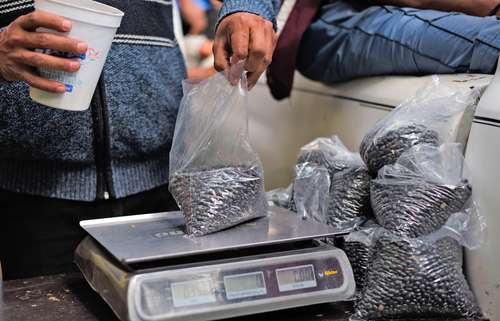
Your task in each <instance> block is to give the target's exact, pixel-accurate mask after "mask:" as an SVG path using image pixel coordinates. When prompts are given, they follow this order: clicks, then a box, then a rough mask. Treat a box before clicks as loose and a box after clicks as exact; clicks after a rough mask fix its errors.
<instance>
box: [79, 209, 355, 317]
mask: <svg viewBox="0 0 500 321" xmlns="http://www.w3.org/2000/svg"><path fill="white" fill-rule="evenodd" d="M80 225H81V226H82V227H83V228H84V229H85V230H86V231H87V233H88V234H89V237H87V238H86V239H85V240H84V241H82V243H81V244H80V245H79V246H78V248H77V250H76V253H75V261H76V263H77V265H78V267H79V268H80V270H81V271H82V273H83V275H84V276H85V278H86V280H87V281H88V283H89V284H90V285H91V286H92V287H93V288H94V290H95V291H97V292H98V293H99V294H100V295H101V296H102V297H103V299H104V300H105V301H106V302H107V303H108V305H109V306H110V307H111V308H112V309H113V311H114V312H115V314H116V315H117V316H118V317H119V318H120V319H121V320H123V321H126V320H130V321H200V320H219V319H224V318H230V317H236V316H241V315H248V314H255V313H261V312H267V311H273V310H280V309H286V308H292V307H298V306H305V305H311V304H318V303H326V302H335V301H343V300H346V299H349V298H350V297H351V296H352V295H353V294H354V290H355V284H354V278H353V274H352V269H351V267H350V264H349V262H348V260H347V257H346V255H345V254H344V252H343V251H341V250H339V249H337V248H335V247H333V246H331V245H327V244H326V243H323V242H321V241H320V239H322V238H325V237H333V236H338V235H342V234H346V233H347V232H348V231H339V230H336V229H334V228H331V227H328V226H326V225H325V224H319V223H316V222H312V221H303V220H300V219H298V218H297V215H296V214H295V213H291V212H289V211H287V210H284V209H281V208H277V207H271V208H270V210H269V213H268V216H267V217H264V218H261V219H257V220H254V221H250V222H248V223H245V224H242V225H239V226H237V227H234V228H231V229H228V230H225V231H222V232H219V233H214V234H210V235H207V236H203V237H192V236H189V235H186V234H185V233H184V228H185V225H184V219H183V216H182V213H180V212H168V213H159V214H146V215H136V216H128V217H119V218H108V219H98V220H90V221H82V222H81V223H80Z"/></svg>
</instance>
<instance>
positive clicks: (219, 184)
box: [170, 167, 267, 236]
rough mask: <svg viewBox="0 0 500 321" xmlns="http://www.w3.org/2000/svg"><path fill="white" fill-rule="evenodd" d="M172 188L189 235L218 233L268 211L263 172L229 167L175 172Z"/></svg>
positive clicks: (255, 168)
mask: <svg viewBox="0 0 500 321" xmlns="http://www.w3.org/2000/svg"><path fill="white" fill-rule="evenodd" d="M170 191H171V193H172V195H173V196H174V197H175V199H176V200H177V203H178V204H179V207H180V208H181V210H182V211H183V212H184V217H185V219H186V227H187V232H188V234H192V235H196V236H200V235H205V234H209V233H213V232H217V231H220V230H223V229H226V228H229V227H232V226H234V225H237V224H240V223H243V222H245V221H248V220H250V219H253V218H257V217H261V216H264V215H266V213H267V201H266V199H265V194H264V180H263V175H262V171H261V169H260V168H258V167H225V168H218V169H212V170H204V171H198V172H189V173H175V174H174V175H172V177H171V180H170Z"/></svg>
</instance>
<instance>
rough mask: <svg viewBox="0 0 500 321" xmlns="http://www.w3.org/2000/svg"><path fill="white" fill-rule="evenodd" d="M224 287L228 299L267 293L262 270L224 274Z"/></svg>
mask: <svg viewBox="0 0 500 321" xmlns="http://www.w3.org/2000/svg"><path fill="white" fill-rule="evenodd" d="M224 287H225V289H226V297H227V299H228V300H235V299H243V298H249V297H254V296H259V295H266V294H267V289H266V281H265V280H264V273H262V272H253V273H245V274H238V275H230V276H225V277H224Z"/></svg>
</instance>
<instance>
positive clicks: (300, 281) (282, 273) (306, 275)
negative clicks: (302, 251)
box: [276, 265, 317, 292]
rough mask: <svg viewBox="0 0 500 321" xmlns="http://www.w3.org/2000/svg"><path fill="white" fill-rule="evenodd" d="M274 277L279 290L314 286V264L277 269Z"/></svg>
mask: <svg viewBox="0 0 500 321" xmlns="http://www.w3.org/2000/svg"><path fill="white" fill-rule="evenodd" d="M276 278H277V279H278V288H279V290H280V292H287V291H293V290H299V289H308V288H314V287H316V286H317V283H316V276H315V275H314V266H312V265H303V266H295V267H291V268H284V269H277V270H276Z"/></svg>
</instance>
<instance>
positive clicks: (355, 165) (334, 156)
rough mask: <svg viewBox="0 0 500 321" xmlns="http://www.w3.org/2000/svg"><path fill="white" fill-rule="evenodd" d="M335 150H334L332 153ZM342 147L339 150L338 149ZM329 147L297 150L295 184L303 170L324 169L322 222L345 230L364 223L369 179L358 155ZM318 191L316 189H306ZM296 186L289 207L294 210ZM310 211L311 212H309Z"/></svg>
mask: <svg viewBox="0 0 500 321" xmlns="http://www.w3.org/2000/svg"><path fill="white" fill-rule="evenodd" d="M335 148H338V150H335ZM341 148H343V149H341ZM344 149H345V147H343V146H342V147H340V146H339V147H337V146H336V145H335V142H334V141H333V140H332V142H331V144H324V147H323V149H320V147H318V148H312V149H304V150H302V151H301V153H300V154H299V157H298V161H297V167H296V168H297V173H296V179H295V184H294V185H296V184H298V183H300V178H301V176H303V175H304V173H303V172H301V169H303V168H308V169H310V168H312V167H314V166H317V167H318V168H320V167H321V168H325V169H326V170H327V171H328V176H329V179H330V186H329V188H328V190H329V193H328V194H329V195H328V197H329V200H328V204H327V205H326V206H327V209H326V214H325V216H326V217H325V219H323V220H322V221H326V222H327V223H328V224H330V225H332V226H336V227H339V228H348V227H352V226H353V225H357V224H358V223H361V222H362V221H364V220H365V218H366V216H367V215H368V213H369V212H370V206H369V202H370V180H371V177H370V175H369V173H368V170H367V168H366V166H365V165H364V164H363V163H362V161H361V160H360V158H359V155H355V154H354V153H351V152H349V151H348V150H344ZM308 188H309V189H311V188H319V186H308ZM301 190H303V191H305V190H306V189H305V188H301ZM296 191H297V188H296V186H294V188H293V189H292V195H291V197H290V205H289V208H290V209H291V210H292V211H295V212H296V211H297V207H296V201H295V195H294V193H295V192H296ZM311 210H313V209H311Z"/></svg>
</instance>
